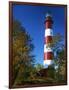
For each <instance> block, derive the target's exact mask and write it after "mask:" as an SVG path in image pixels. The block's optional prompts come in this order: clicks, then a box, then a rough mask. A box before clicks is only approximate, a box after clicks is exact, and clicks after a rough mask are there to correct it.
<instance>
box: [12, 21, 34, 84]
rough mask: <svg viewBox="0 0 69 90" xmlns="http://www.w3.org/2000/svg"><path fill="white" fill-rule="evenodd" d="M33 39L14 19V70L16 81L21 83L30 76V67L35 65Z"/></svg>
mask: <svg viewBox="0 0 69 90" xmlns="http://www.w3.org/2000/svg"><path fill="white" fill-rule="evenodd" d="M33 49H34V46H33V44H32V39H31V37H30V35H29V34H28V32H26V30H25V28H24V27H23V26H21V23H19V22H18V21H13V71H14V73H13V74H14V75H13V76H14V83H15V84H18V83H19V84H20V83H21V82H22V80H23V79H24V78H25V79H27V77H28V76H29V73H28V72H29V71H30V68H31V67H33V65H34V56H33V55H32V51H33Z"/></svg>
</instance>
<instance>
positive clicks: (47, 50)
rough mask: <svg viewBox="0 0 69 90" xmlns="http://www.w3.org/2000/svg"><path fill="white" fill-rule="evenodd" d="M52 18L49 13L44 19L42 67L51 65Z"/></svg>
mask: <svg viewBox="0 0 69 90" xmlns="http://www.w3.org/2000/svg"><path fill="white" fill-rule="evenodd" d="M52 24H53V20H52V16H51V15H50V13H47V14H46V18H45V37H44V65H48V66H49V65H51V64H52V60H53V51H52V48H51V46H50V44H51V43H52V39H53V38H52V36H53V29H52Z"/></svg>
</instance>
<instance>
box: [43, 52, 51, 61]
mask: <svg viewBox="0 0 69 90" xmlns="http://www.w3.org/2000/svg"><path fill="white" fill-rule="evenodd" d="M52 59H53V52H46V53H44V60H52Z"/></svg>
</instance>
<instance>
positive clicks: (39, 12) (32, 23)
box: [13, 5, 65, 64]
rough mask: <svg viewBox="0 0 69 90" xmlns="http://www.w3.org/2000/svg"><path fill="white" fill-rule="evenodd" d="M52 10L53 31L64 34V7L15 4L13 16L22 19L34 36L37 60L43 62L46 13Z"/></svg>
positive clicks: (24, 25)
mask: <svg viewBox="0 0 69 90" xmlns="http://www.w3.org/2000/svg"><path fill="white" fill-rule="evenodd" d="M48 11H50V12H51V13H52V17H53V21H54V23H53V33H54V35H55V34H57V33H60V34H62V35H63V36H64V31H65V16H64V13H65V12H64V7H57V6H32V5H13V18H14V19H16V20H18V21H20V22H21V24H22V25H23V27H25V29H26V31H27V32H28V33H29V34H30V35H31V37H32V38H33V41H32V43H33V44H34V46H35V48H34V51H33V54H34V55H35V59H36V60H35V62H36V63H40V64H43V58H44V56H43V54H44V31H45V26H44V21H45V15H46V13H47V12H48Z"/></svg>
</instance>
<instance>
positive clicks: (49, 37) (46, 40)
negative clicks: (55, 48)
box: [44, 36, 52, 44]
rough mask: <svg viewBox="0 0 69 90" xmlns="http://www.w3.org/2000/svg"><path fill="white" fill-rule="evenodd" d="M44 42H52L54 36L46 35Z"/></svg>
mask: <svg viewBox="0 0 69 90" xmlns="http://www.w3.org/2000/svg"><path fill="white" fill-rule="evenodd" d="M44 42H45V44H48V43H52V36H47V37H45V40H44Z"/></svg>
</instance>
